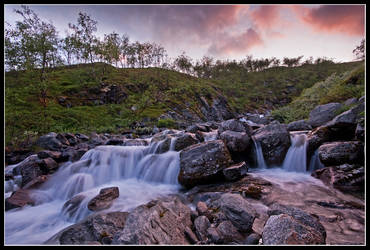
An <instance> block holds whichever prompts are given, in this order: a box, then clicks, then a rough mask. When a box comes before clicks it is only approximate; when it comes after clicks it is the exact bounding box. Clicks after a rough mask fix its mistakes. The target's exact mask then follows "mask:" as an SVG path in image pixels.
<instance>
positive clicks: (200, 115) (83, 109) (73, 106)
mask: <svg viewBox="0 0 370 250" xmlns="http://www.w3.org/2000/svg"><path fill="white" fill-rule="evenodd" d="M359 65H361V62H350V63H340V64H333V63H328V64H318V65H304V66H300V67H293V68H287V67H276V68H270V69H267V70H264V71H261V72H249V73H248V72H245V71H242V70H239V69H237V70H234V71H233V70H231V71H229V72H222V73H219V74H217V75H214V77H213V78H211V79H201V78H196V77H193V76H190V75H187V74H183V73H179V72H176V71H172V70H166V69H160V68H143V69H137V68H135V69H134V68H132V69H129V68H124V69H122V68H115V67H113V66H110V65H107V64H104V63H95V64H93V65H91V64H80V65H73V66H62V67H58V68H55V69H53V70H52V71H51V72H50V73H49V74H48V78H47V85H46V86H40V84H39V80H38V79H37V77H36V76H35V75H36V74H34V72H25V71H23V72H6V73H5V122H6V124H5V125H6V127H5V135H6V144H8V143H9V142H10V141H11V140H14V139H19V138H24V137H25V136H26V135H27V134H28V132H29V131H33V132H38V134H39V135H40V134H43V133H47V132H50V131H53V132H82V133H88V132H92V131H94V132H98V133H99V132H115V133H119V132H123V131H125V130H127V129H128V128H130V127H134V126H141V127H143V126H154V125H156V126H167V127H176V126H186V125H188V124H190V123H192V122H198V121H206V120H222V119H228V118H230V117H232V116H234V115H235V114H237V113H244V112H254V111H256V110H259V111H261V112H262V111H264V110H272V109H275V108H278V107H281V106H284V105H287V104H288V103H290V102H291V101H292V100H293V99H294V98H295V97H297V96H299V95H300V94H301V93H302V91H303V90H304V89H306V88H310V87H312V86H313V85H314V84H315V83H316V82H319V81H323V80H325V79H326V78H327V77H328V76H330V75H332V74H333V73H336V74H338V75H339V74H342V73H344V72H346V71H349V70H352V69H354V68H355V67H358V66H359ZM41 87H45V88H46V89H47V96H46V98H44V99H45V100H46V103H44V102H43V101H44V100H43V99H42V98H41V97H40V95H39V93H40V91H39V89H40V88H41ZM43 103H44V104H45V107H44V106H43Z"/></svg>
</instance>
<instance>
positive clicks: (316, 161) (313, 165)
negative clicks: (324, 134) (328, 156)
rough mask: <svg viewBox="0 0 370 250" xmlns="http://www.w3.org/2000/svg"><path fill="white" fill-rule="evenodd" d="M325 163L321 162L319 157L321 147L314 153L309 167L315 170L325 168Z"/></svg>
mask: <svg viewBox="0 0 370 250" xmlns="http://www.w3.org/2000/svg"><path fill="white" fill-rule="evenodd" d="M324 167H325V166H324V164H322V163H321V161H320V158H319V149H316V150H315V152H314V154H313V155H312V157H311V159H310V166H309V167H308V171H310V172H313V171H315V170H317V169H320V168H324Z"/></svg>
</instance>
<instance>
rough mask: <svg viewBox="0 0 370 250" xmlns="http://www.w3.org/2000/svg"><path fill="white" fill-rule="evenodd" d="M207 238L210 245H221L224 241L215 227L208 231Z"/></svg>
mask: <svg viewBox="0 0 370 250" xmlns="http://www.w3.org/2000/svg"><path fill="white" fill-rule="evenodd" d="M207 238H208V240H209V242H210V243H214V244H221V243H222V241H223V239H222V238H221V235H220V232H219V231H218V230H217V229H216V228H215V227H209V228H208V229H207Z"/></svg>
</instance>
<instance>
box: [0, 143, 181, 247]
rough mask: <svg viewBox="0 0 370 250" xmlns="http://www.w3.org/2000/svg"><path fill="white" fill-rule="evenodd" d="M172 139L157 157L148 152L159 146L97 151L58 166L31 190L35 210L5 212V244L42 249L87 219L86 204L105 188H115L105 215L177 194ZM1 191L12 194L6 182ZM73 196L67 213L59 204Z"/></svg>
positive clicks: (176, 156)
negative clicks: (74, 199) (73, 205)
mask: <svg viewBox="0 0 370 250" xmlns="http://www.w3.org/2000/svg"><path fill="white" fill-rule="evenodd" d="M174 140H175V138H172V140H171V146H170V150H169V151H168V152H165V153H162V154H155V153H154V152H156V150H157V148H158V146H159V145H160V143H162V142H156V143H152V144H150V145H149V146H98V147H96V148H94V149H91V150H89V151H88V152H86V153H85V154H84V155H83V156H82V158H81V159H80V160H79V161H77V162H74V163H71V162H68V163H66V164H64V165H63V166H61V167H60V168H59V170H58V171H57V172H56V173H55V174H53V176H52V177H51V178H50V179H49V180H48V181H47V182H45V183H44V184H43V185H42V186H41V187H40V188H38V189H37V190H32V191H31V195H30V196H31V197H32V198H33V199H34V200H35V201H36V205H35V206H32V207H31V206H28V207H24V208H23V209H13V210H10V211H7V212H6V213H5V243H6V244H42V243H43V242H44V241H46V240H47V239H49V238H50V237H51V236H52V235H54V234H55V233H57V232H58V231H60V230H61V229H63V228H65V227H67V226H69V225H71V224H74V223H76V222H78V221H80V220H81V219H83V218H85V217H86V216H88V215H89V214H91V213H92V212H91V211H90V210H88V209H87V203H88V202H89V201H90V200H91V199H92V198H93V197H94V196H96V195H97V194H98V193H99V191H100V189H102V188H105V187H112V186H117V187H118V188H119V193H120V195H119V197H118V198H117V199H116V200H114V202H113V204H112V206H111V207H110V208H109V209H108V210H107V211H129V210H130V209H133V208H135V207H137V206H139V205H141V204H144V203H146V202H149V201H150V200H152V199H155V198H158V197H160V196H163V195H168V194H171V193H176V192H178V190H179V189H180V188H181V186H180V185H179V184H178V181H177V176H178V173H179V152H176V151H173V147H174V146H173V145H174ZM10 167H11V168H13V167H14V166H10ZM9 169H10V168H9ZM9 169H8V170H9ZM5 186H6V194H5V197H8V196H9V195H10V193H11V192H12V191H14V190H16V189H17V186H16V185H15V184H14V183H12V182H10V181H8V182H6V183H5ZM77 196H78V197H82V201H81V203H80V205H79V206H78V209H77V210H75V211H74V212H73V213H72V214H71V213H69V212H70V211H69V210H68V209H66V208H68V207H64V208H63V205H64V204H65V203H66V201H68V200H69V199H71V198H72V197H77Z"/></svg>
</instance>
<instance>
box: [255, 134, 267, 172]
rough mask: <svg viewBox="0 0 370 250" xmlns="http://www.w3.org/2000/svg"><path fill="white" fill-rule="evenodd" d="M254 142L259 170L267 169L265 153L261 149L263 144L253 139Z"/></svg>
mask: <svg viewBox="0 0 370 250" xmlns="http://www.w3.org/2000/svg"><path fill="white" fill-rule="evenodd" d="M252 141H253V143H254V148H255V151H256V160H257V167H258V168H259V169H265V168H267V165H266V162H265V159H264V158H263V152H262V148H261V144H260V143H259V142H258V141H256V140H255V139H254V137H252Z"/></svg>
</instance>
